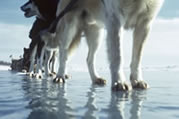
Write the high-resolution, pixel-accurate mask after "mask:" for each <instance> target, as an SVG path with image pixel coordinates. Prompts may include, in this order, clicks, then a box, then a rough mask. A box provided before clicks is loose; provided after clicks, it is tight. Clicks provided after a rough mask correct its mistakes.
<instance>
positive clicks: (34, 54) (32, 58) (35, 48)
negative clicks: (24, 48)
mask: <svg viewBox="0 0 179 119" xmlns="http://www.w3.org/2000/svg"><path fill="white" fill-rule="evenodd" d="M36 54H37V45H36V46H35V47H34V48H33V50H32V53H31V56H30V68H29V72H28V73H27V75H28V76H29V77H31V78H32V77H34V65H35V56H36Z"/></svg>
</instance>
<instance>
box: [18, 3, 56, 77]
mask: <svg viewBox="0 0 179 119" xmlns="http://www.w3.org/2000/svg"><path fill="white" fill-rule="evenodd" d="M50 1H51V2H53V1H54V2H57V1H58V0H48V1H38V0H29V1H28V2H27V3H25V4H24V5H22V6H21V10H22V11H24V12H25V14H24V15H25V17H26V18H29V17H32V16H36V17H37V18H38V19H41V20H42V21H44V23H45V22H47V26H48V24H50V23H49V22H50V20H51V19H52V20H53V17H52V15H51V14H50V12H54V10H51V11H50V8H45V9H44V4H48V3H51V2H50ZM44 2H46V3H44ZM54 4H55V3H54ZM51 6H52V7H54V9H55V7H57V5H56V6H53V4H52V5H51ZM41 12H43V13H41ZM55 12H56V10H55ZM47 14H50V15H47ZM37 34H39V35H40V33H37ZM37 40H38V41H37V43H36V45H35V46H34V48H33V51H32V53H31V57H30V68H29V75H30V77H36V78H42V68H43V66H44V67H45V74H46V75H47V76H49V75H50V76H51V75H52V74H54V72H55V67H56V66H55V64H56V63H55V61H56V54H57V50H47V47H46V46H47V45H46V44H45V45H44V43H43V42H44V41H43V40H42V39H41V38H40V37H39V39H37ZM38 47H40V48H38ZM38 54H39V55H38ZM36 56H37V65H36V67H34V66H35V57H36ZM44 56H45V60H44ZM51 61H52V62H51ZM50 67H51V68H50ZM34 69H35V70H34Z"/></svg>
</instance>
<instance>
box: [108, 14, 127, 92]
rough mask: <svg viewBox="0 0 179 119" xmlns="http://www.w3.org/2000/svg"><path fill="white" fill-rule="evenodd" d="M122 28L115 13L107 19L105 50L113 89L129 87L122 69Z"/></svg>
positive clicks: (118, 89) (122, 89) (120, 89)
mask: <svg viewBox="0 0 179 119" xmlns="http://www.w3.org/2000/svg"><path fill="white" fill-rule="evenodd" d="M122 30H123V29H122V26H121V23H120V20H119V19H118V18H117V16H116V15H112V16H111V17H110V18H109V20H108V21H107V33H108V34H107V48H108V49H107V50H108V60H109V65H110V71H111V78H112V90H114V91H126V90H129V89H130V87H129V85H128V84H127V83H126V81H125V76H124V71H123V69H122V58H123V57H122ZM118 34H119V35H118Z"/></svg>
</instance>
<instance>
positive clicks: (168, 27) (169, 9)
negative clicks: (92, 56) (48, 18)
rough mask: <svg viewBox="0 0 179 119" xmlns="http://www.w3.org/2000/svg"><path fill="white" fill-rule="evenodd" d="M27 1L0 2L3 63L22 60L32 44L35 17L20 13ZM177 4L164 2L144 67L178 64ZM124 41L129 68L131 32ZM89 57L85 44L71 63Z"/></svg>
mask: <svg viewBox="0 0 179 119" xmlns="http://www.w3.org/2000/svg"><path fill="white" fill-rule="evenodd" d="M26 1H27V0H0V42H1V43H0V60H4V61H10V58H9V56H10V55H13V57H14V58H19V56H20V55H22V54H23V48H24V47H28V45H29V43H30V39H29V38H28V35H29V31H30V29H31V26H32V24H33V21H34V19H35V18H28V19H27V18H25V17H24V15H23V12H22V11H21V10H20V6H21V5H23V4H24V3H25V2H26ZM178 5H179V0H165V2H164V5H163V7H162V9H161V11H160V13H159V15H158V16H157V18H156V20H155V21H154V24H153V27H152V31H151V33H150V36H149V40H148V41H147V43H146V47H145V48H144V57H143V62H142V63H143V64H144V65H146V66H153V65H154V66H158V65H161V66H164V65H179V52H178V51H179V7H178ZM123 40H124V42H123V43H124V56H125V66H129V64H130V59H131V49H132V48H131V47H132V33H131V31H126V32H125V34H124V39H123ZM105 49H106V48H105V43H103V44H102V45H101V48H100V49H99V52H98V55H97V64H98V65H103V64H106V62H107V61H106V53H105ZM82 50H83V52H82V53H81V51H82ZM79 54H80V56H79ZM86 56H87V48H86V44H85V42H83V43H82V45H81V46H80V47H79V49H78V50H77V52H76V53H75V55H74V56H73V58H72V59H71V60H72V62H75V63H76V64H78V63H80V64H81V63H84V64H86V63H85V61H86Z"/></svg>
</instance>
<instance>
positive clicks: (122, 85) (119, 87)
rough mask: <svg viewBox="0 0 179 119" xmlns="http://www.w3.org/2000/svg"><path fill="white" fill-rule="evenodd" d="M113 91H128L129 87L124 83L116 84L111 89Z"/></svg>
mask: <svg viewBox="0 0 179 119" xmlns="http://www.w3.org/2000/svg"><path fill="white" fill-rule="evenodd" d="M112 90H113V91H130V90H131V86H130V85H129V84H127V83H126V82H123V83H122V82H116V83H115V84H114V86H113V87H112Z"/></svg>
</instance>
